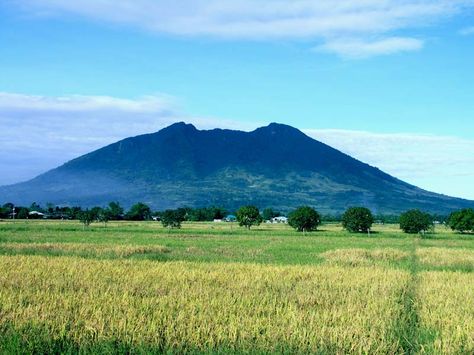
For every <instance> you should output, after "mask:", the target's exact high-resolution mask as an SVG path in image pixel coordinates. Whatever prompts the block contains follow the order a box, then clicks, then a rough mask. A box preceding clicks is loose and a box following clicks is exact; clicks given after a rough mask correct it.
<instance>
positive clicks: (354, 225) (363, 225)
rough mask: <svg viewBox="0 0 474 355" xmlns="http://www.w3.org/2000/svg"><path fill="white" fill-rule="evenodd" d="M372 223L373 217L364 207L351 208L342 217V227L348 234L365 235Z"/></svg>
mask: <svg viewBox="0 0 474 355" xmlns="http://www.w3.org/2000/svg"><path fill="white" fill-rule="evenodd" d="M373 223H374V216H373V215H372V212H370V210H369V209H368V208H365V207H351V208H349V209H347V211H346V212H345V213H344V214H343V215H342V226H343V227H344V228H345V229H347V230H348V231H349V232H354V233H358V232H363V233H367V232H368V231H370V228H371V227H372V224H373Z"/></svg>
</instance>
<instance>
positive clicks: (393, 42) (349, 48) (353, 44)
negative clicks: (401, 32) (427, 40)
mask: <svg viewBox="0 0 474 355" xmlns="http://www.w3.org/2000/svg"><path fill="white" fill-rule="evenodd" d="M421 48H423V41H421V40H418V39H414V38H402V37H391V38H385V39H381V40H376V41H372V42H366V41H362V40H359V39H337V40H334V41H330V42H327V43H326V44H323V45H321V46H318V47H316V48H314V50H316V51H319V52H329V53H336V54H338V55H340V56H342V57H347V58H353V59H362V58H368V57H372V56H377V55H387V54H393V53H397V52H406V51H415V50H420V49H421Z"/></svg>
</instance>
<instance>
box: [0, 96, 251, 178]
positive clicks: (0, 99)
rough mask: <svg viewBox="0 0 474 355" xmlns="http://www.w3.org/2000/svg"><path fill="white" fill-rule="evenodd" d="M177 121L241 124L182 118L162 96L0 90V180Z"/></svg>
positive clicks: (39, 169)
mask: <svg viewBox="0 0 474 355" xmlns="http://www.w3.org/2000/svg"><path fill="white" fill-rule="evenodd" d="M177 121H187V122H191V123H194V124H195V125H196V126H197V127H199V128H204V129H206V128H215V127H221V128H242V127H245V126H244V125H242V124H241V123H236V122H233V121H231V120H222V119H213V118H206V117H202V118H199V117H187V116H186V115H184V114H181V113H180V109H179V106H178V105H177V102H176V100H174V99H173V98H172V97H168V96H165V95H155V96H145V97H141V98H138V99H135V100H131V99H121V98H115V97H109V96H63V97H46V96H30V95H18V94H11V93H0V127H2V129H1V131H0V171H2V174H0V185H3V184H9V183H15V182H18V181H20V180H26V179H29V178H32V177H34V176H36V175H38V174H40V173H42V172H44V171H46V170H48V169H52V168H54V167H56V166H58V165H60V164H63V163H65V162H66V161H68V160H70V159H73V158H76V157H77V156H79V155H82V154H85V153H88V152H91V151H93V150H95V149H98V148H101V147H103V146H104V145H107V144H110V143H113V142H116V141H118V140H120V139H123V138H126V137H130V136H134V135H139V134H144V133H151V132H155V131H158V130H159V129H161V128H163V127H165V126H167V125H170V124H172V123H174V122H177ZM250 128H254V127H253V126H251V127H250Z"/></svg>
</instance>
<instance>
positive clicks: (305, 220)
mask: <svg viewBox="0 0 474 355" xmlns="http://www.w3.org/2000/svg"><path fill="white" fill-rule="evenodd" d="M320 223H321V216H320V215H319V213H318V212H317V211H316V210H315V209H314V208H312V207H309V206H301V207H298V208H297V209H296V210H294V211H293V212H291V213H290V214H289V215H288V224H289V225H290V226H292V227H293V228H295V229H296V230H297V231H298V232H303V233H305V232H310V231H314V230H316V229H317V228H318V226H319V224H320Z"/></svg>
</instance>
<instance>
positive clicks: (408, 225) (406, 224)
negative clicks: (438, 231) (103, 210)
mask: <svg viewBox="0 0 474 355" xmlns="http://www.w3.org/2000/svg"><path fill="white" fill-rule="evenodd" d="M400 229H402V230H403V231H404V232H405V233H413V234H415V233H421V232H423V233H425V232H428V231H432V230H433V219H432V218H431V216H430V215H429V214H428V213H425V212H422V211H420V210H410V211H407V212H405V213H403V214H402V215H401V216H400Z"/></svg>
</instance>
